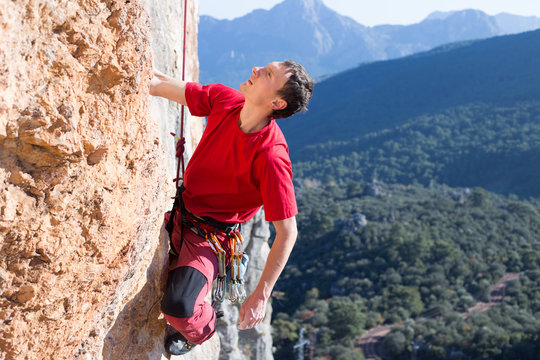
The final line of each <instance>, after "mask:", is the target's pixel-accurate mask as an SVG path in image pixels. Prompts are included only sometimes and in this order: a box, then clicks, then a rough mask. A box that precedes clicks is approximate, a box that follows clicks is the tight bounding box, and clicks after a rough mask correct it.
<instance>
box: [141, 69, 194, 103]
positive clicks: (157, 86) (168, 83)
mask: <svg viewBox="0 0 540 360" xmlns="http://www.w3.org/2000/svg"><path fill="white" fill-rule="evenodd" d="M150 95H153V96H161V97H164V98H165V99H169V100H172V101H176V102H177V103H180V104H182V105H187V104H186V82H185V81H181V80H177V79H174V78H171V77H169V76H167V75H165V74H163V73H161V72H159V71H157V70H154V77H153V78H152V80H151V81H150Z"/></svg>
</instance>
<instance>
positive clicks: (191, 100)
mask: <svg viewBox="0 0 540 360" xmlns="http://www.w3.org/2000/svg"><path fill="white" fill-rule="evenodd" d="M233 94H234V93H233V90H232V89H230V88H228V87H226V86H224V85H221V84H210V85H201V84H199V83H194V82H188V83H187V84H186V102H187V106H188V109H189V112H190V113H191V115H193V116H200V117H204V116H208V115H210V112H212V110H215V108H216V107H219V105H220V104H223V103H224V102H226V101H227V99H228V98H230V97H231V96H233Z"/></svg>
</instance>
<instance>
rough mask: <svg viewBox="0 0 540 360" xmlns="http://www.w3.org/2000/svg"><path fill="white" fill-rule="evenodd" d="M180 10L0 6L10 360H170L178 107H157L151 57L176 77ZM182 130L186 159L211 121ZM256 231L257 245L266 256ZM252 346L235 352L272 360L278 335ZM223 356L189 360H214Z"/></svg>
mask: <svg viewBox="0 0 540 360" xmlns="http://www.w3.org/2000/svg"><path fill="white" fill-rule="evenodd" d="M182 3H183V2H173V1H172V0H167V1H158V0H152V1H150V0H148V1H146V2H140V1H134V0H126V1H122V2H115V1H110V0H103V1H88V0H71V1H68V0H57V1H55V2H51V1H47V0H21V1H17V2H13V1H8V0H0V8H1V9H2V12H1V13H0V44H1V46H0V187H1V190H2V191H1V192H0V254H2V256H1V257H0V285H1V287H0V359H6V360H7V359H9V360H11V359H40V360H41V359H55V360H56V359H126V356H129V358H132V359H162V358H165V357H164V355H163V353H162V344H163V339H164V337H165V334H166V323H165V320H164V319H163V318H162V317H161V316H160V310H159V301H160V298H161V295H162V288H163V285H164V280H165V279H164V277H165V273H166V267H167V261H168V258H167V249H168V244H167V241H168V240H167V237H166V233H164V231H163V229H162V216H163V213H164V212H165V211H166V210H168V209H169V207H170V206H171V200H170V197H171V196H172V195H173V193H174V185H173V183H172V181H171V179H172V178H173V177H174V176H175V168H176V163H175V159H174V147H175V145H174V144H175V143H174V139H173V138H172V137H171V136H170V135H169V132H170V131H171V130H173V131H175V132H177V133H178V132H179V121H178V117H179V116H178V114H179V112H180V108H179V106H177V105H175V104H173V103H170V102H167V101H164V100H158V99H150V96H149V95H148V83H149V80H150V78H151V75H152V66H153V61H152V57H153V58H154V64H155V67H156V68H158V69H160V70H162V71H164V72H165V73H167V74H169V75H174V76H176V77H180V74H181V68H182V57H181V48H182V36H183V30H182V27H183V23H182V17H183V12H184V9H183V8H182V5H183V4H182ZM188 6H189V7H188V36H187V49H188V54H187V58H186V80H196V79H197V77H198V61H197V56H196V53H197V39H196V33H197V22H198V1H192V0H190V1H188ZM185 123H186V127H185V130H184V131H185V135H186V138H187V144H186V148H187V151H186V159H187V158H189V155H190V154H191V153H192V150H193V149H194V147H195V146H196V144H197V141H198V139H199V138H200V134H201V131H202V121H201V119H196V118H192V117H190V116H187V118H186V120H185ZM261 216H262V215H259V218H258V220H257V221H259V226H262V227H261V228H260V229H262V230H256V229H257V228H258V227H255V226H253V227H252V228H251V229H250V230H249V232H250V233H251V234H255V235H254V236H253V239H257V241H258V245H257V246H255V243H256V242H254V241H253V240H252V241H251V244H250V245H249V246H250V247H252V248H253V249H254V250H253V251H255V252H262V253H265V252H267V248H268V246H267V245H266V250H258V249H264V246H265V243H264V241H262V240H263V239H264V238H265V236H261V234H264V231H267V230H264V229H267V225H266V224H265V223H264V221H262V220H261ZM261 231H262V233H261ZM252 257H253V255H252ZM252 264H255V262H253V263H252ZM262 266H263V265H262V264H258V265H256V266H252V269H253V268H262ZM250 272H251V274H252V275H250V276H255V277H256V279H253V280H251V283H254V282H255V281H257V280H258V275H257V274H260V271H259V272H257V271H253V270H250ZM248 286H249V287H253V286H254V285H248ZM227 311H228V312H232V311H234V310H231V311H229V310H227ZM229 316H230V315H229ZM267 321H269V318H268V320H267ZM234 322H236V319H234ZM265 326H267V327H268V326H269V325H265ZM263 327H264V326H263V325H261V329H262V328H263ZM231 331H232V330H231ZM231 331H229V334H231V333H232V332H231ZM254 331H255V334H256V335H254V338H253V341H251V340H250V341H242V340H241V341H239V345H238V346H239V347H242V348H243V349H244V350H242V352H243V353H246V351H245V349H248V348H249V349H251V350H250V351H251V353H254V350H253V349H254V348H257V349H263V350H264V351H263V350H261V351H259V352H258V353H260V354H261V355H260V356H258V357H257V358H258V359H267V358H271V354H270V352H269V351H270V348H271V339H270V342H269V343H268V342H267V343H265V345H261V344H262V342H261V341H260V339H262V338H264V339H267V340H268V337H269V334H270V331H269V329H266V328H265V330H264V332H265V336H266V337H265V336H262V335H261V333H260V332H259V333H257V331H258V330H254ZM261 331H262V330H261ZM237 335H238V334H237ZM231 336H232V335H231ZM237 337H238V336H237ZM240 338H243V337H242V336H241V337H240ZM248 342H250V344H248V345H245V344H247V343H248ZM219 343H220V341H219V337H218V336H215V337H213V338H212V339H211V340H210V341H208V342H207V343H205V344H204V345H203V346H200V347H197V348H196V349H195V350H194V351H193V352H192V353H191V354H190V355H189V356H186V357H184V358H185V359H197V360H198V359H217V358H218V356H219V351H220V344H219ZM255 344H256V345H255ZM257 351H258V350H257ZM127 354H129V355H127ZM268 354H270V355H268ZM222 358H223V357H222ZM248 358H254V357H248Z"/></svg>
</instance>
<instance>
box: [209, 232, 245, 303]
mask: <svg viewBox="0 0 540 360" xmlns="http://www.w3.org/2000/svg"><path fill="white" fill-rule="evenodd" d="M228 237H229V245H230V250H231V270H230V274H227V271H226V266H225V261H226V259H225V257H226V256H225V255H226V254H225V250H224V249H223V246H221V243H220V241H219V239H218V238H217V236H216V235H215V234H212V233H206V235H205V238H206V241H208V244H209V245H210V248H211V249H212V251H213V252H214V254H216V257H217V260H218V277H217V286H216V290H215V293H214V297H215V299H216V300H217V301H219V302H223V300H225V297H226V298H227V299H228V300H229V301H230V302H231V303H233V304H236V303H240V304H241V303H243V302H244V301H245V300H246V290H245V288H244V282H243V280H242V278H243V274H242V269H241V265H242V257H243V256H244V253H243V241H244V240H243V238H242V235H241V234H240V232H238V231H234V232H231V233H230V234H229V235H228ZM228 275H229V276H228ZM227 277H229V281H227Z"/></svg>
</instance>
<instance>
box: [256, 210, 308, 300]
mask: <svg viewBox="0 0 540 360" xmlns="http://www.w3.org/2000/svg"><path fill="white" fill-rule="evenodd" d="M273 224H274V227H275V228H276V239H275V240H274V243H273V244H272V248H271V249H270V253H269V254H268V259H267V260H266V265H265V267H264V270H263V272H262V274H261V278H260V280H259V283H258V285H257V288H256V289H255V291H254V293H258V294H260V295H261V296H263V297H264V298H266V299H268V298H269V297H270V294H271V293H272V289H273V288H274V285H275V284H276V281H277V279H278V278H279V276H280V275H281V272H282V271H283V269H284V268H285V264H287V260H288V259H289V255H290V254H291V251H292V249H293V247H294V244H295V242H296V236H297V234H298V231H297V229H296V218H294V217H292V218H289V219H285V220H281V221H274V222H273Z"/></svg>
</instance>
